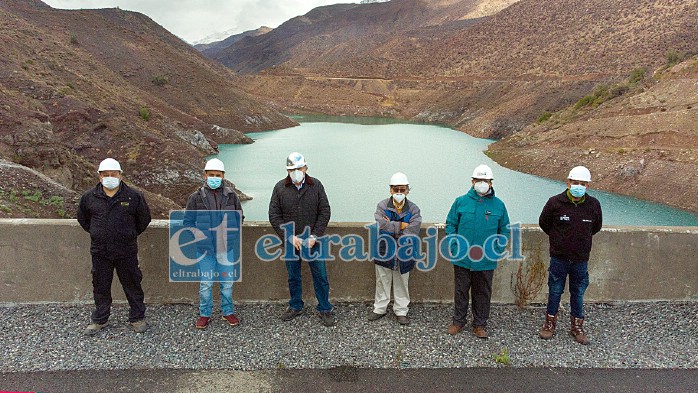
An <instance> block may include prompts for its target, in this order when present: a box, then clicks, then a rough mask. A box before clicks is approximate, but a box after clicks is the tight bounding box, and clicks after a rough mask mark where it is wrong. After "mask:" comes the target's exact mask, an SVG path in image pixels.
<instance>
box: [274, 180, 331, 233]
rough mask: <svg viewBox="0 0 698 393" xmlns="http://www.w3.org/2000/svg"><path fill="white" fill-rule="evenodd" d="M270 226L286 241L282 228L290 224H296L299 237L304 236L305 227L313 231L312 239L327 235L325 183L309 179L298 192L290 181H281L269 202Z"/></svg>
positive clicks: (328, 208) (327, 210)
mask: <svg viewBox="0 0 698 393" xmlns="http://www.w3.org/2000/svg"><path fill="white" fill-rule="evenodd" d="M269 222H270V223H271V226H272V227H274V230H275V231H276V233H277V234H278V235H279V237H280V238H281V239H282V240H284V241H286V240H287V239H284V234H283V230H282V229H281V225H283V224H286V223H288V222H294V223H295V225H296V228H295V234H296V235H300V234H301V233H303V230H304V229H305V227H310V234H311V235H315V236H317V237H320V236H322V235H324V234H325V230H326V229H327V224H328V223H329V222H330V202H329V201H328V200H327V194H325V188H324V187H323V186H322V183H320V181H319V180H318V179H316V178H313V177H310V176H308V175H306V176H305V183H304V184H303V187H301V189H300V190H298V189H297V188H296V186H295V185H294V184H293V182H292V181H291V178H290V177H288V176H287V177H286V178H285V179H283V180H280V181H279V182H278V183H276V185H275V186H274V191H273V192H272V194H271V201H269Z"/></svg>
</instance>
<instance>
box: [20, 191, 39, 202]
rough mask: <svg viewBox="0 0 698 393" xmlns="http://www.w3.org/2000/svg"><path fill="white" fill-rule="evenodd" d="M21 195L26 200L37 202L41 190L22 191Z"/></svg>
mask: <svg viewBox="0 0 698 393" xmlns="http://www.w3.org/2000/svg"><path fill="white" fill-rule="evenodd" d="M22 196H24V199H26V200H29V201H32V202H39V201H40V200H41V191H36V192H34V193H33V194H32V193H30V192H29V191H22Z"/></svg>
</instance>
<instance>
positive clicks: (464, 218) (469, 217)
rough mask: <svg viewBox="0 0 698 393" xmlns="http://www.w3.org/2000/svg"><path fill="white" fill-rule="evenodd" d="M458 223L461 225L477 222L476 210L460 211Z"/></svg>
mask: <svg viewBox="0 0 698 393" xmlns="http://www.w3.org/2000/svg"><path fill="white" fill-rule="evenodd" d="M458 221H459V222H460V224H461V225H462V224H463V223H472V222H473V221H475V208H470V207H462V208H460V209H458Z"/></svg>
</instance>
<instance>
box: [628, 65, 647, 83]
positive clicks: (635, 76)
mask: <svg viewBox="0 0 698 393" xmlns="http://www.w3.org/2000/svg"><path fill="white" fill-rule="evenodd" d="M646 73H647V67H640V68H636V69H634V70H632V71H630V76H628V82H629V83H630V84H636V83H638V82H640V81H641V80H643V79H645V74H646Z"/></svg>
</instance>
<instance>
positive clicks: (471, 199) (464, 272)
mask: <svg viewBox="0 0 698 393" xmlns="http://www.w3.org/2000/svg"><path fill="white" fill-rule="evenodd" d="M492 179H493V177H492V169H491V168H490V167H489V166H487V165H480V166H478V167H477V168H475V170H474V171H473V176H472V180H471V182H472V187H471V188H470V191H468V193H467V194H465V195H462V196H460V197H458V198H456V200H455V202H453V205H452V206H451V210H450V211H449V212H448V217H447V218H446V235H450V236H452V237H453V239H451V241H450V254H451V255H450V256H449V257H450V259H451V263H453V268H454V284H455V291H454V296H453V297H454V310H453V322H452V323H451V326H449V328H448V333H449V334H451V335H454V334H456V333H458V332H460V331H461V330H463V328H464V327H465V323H466V319H467V316H468V300H469V297H470V295H472V304H473V306H472V307H473V324H472V326H473V333H474V334H475V336H477V337H479V338H487V320H488V319H489V316H490V300H491V297H492V277H493V276H494V269H495V268H496V267H497V261H498V260H499V259H500V256H501V255H502V254H503V253H504V249H505V248H506V244H507V242H508V241H509V229H508V228H507V227H508V225H509V214H508V213H507V208H506V206H505V205H504V202H502V200H501V199H499V198H497V197H496V196H494V189H493V188H492Z"/></svg>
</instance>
